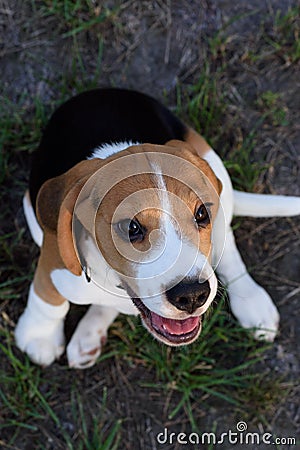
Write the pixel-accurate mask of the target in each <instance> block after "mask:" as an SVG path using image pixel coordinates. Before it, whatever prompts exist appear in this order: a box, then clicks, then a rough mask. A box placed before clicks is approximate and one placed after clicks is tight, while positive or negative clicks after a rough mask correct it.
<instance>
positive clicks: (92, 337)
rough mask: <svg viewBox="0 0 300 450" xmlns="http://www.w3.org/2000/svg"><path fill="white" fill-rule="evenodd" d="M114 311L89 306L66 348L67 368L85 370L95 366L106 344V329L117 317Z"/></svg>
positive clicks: (102, 307) (97, 306) (107, 308)
mask: <svg viewBox="0 0 300 450" xmlns="http://www.w3.org/2000/svg"><path fill="white" fill-rule="evenodd" d="M117 314H118V313H117V311H116V310H115V309H112V308H109V307H106V306H105V307H104V306H99V305H91V306H90V307H89V309H88V310H87V312H86V313H85V315H84V316H83V318H82V319H81V321H80V322H79V324H78V325H77V328H76V330H75V333H74V334H73V336H72V339H71V341H70V342H69V344H68V346H67V357H68V362H69V366H70V367H73V368H76V369H86V368H88V367H91V366H93V365H94V364H95V362H96V360H97V358H98V357H99V355H100V353H101V347H102V346H103V345H104V344H105V342H106V337H107V329H108V327H109V326H110V324H111V323H112V322H113V320H114V319H115V317H116V316H117Z"/></svg>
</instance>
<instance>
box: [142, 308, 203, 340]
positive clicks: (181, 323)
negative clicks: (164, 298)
mask: <svg viewBox="0 0 300 450" xmlns="http://www.w3.org/2000/svg"><path fill="white" fill-rule="evenodd" d="M151 319H152V326H153V327H154V328H156V329H159V330H162V331H167V332H168V333H170V334H185V333H189V332H190V331H192V330H194V329H195V328H196V326H197V325H198V323H199V317H189V318H188V319H184V320H175V319H167V318H166V317H161V316H159V315H158V314H156V313H154V312H153V311H151Z"/></svg>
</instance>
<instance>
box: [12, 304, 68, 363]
mask: <svg viewBox="0 0 300 450" xmlns="http://www.w3.org/2000/svg"><path fill="white" fill-rule="evenodd" d="M15 339H16V344H17V346H18V347H19V349H20V350H22V351H23V352H25V353H27V355H28V356H29V358H30V359H31V360H32V361H33V362H34V363H36V364H39V365H41V366H49V365H50V364H52V363H53V361H54V360H55V359H58V358H59V357H60V356H61V354H62V353H63V351H64V348H65V338H64V331H63V320H61V319H56V320H45V321H43V322H42V323H41V322H40V323H37V322H35V321H34V319H33V318H32V316H31V315H30V313H28V311H27V310H25V311H24V313H23V314H22V316H21V317H20V319H19V322H18V324H17V326H16V329H15Z"/></svg>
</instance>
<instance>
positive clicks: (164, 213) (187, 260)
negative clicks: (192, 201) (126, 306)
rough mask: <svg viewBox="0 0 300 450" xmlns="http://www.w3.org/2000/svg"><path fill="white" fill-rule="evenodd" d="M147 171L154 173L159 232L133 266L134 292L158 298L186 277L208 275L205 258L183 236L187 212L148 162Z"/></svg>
mask: <svg viewBox="0 0 300 450" xmlns="http://www.w3.org/2000/svg"><path fill="white" fill-rule="evenodd" d="M151 169H152V170H153V171H154V172H155V173H154V175H153V179H154V182H155V184H156V187H157V190H156V195H157V196H158V199H159V209H160V221H159V229H158V230H154V231H152V232H151V233H150V236H149V241H150V244H151V249H150V250H149V251H147V254H145V257H144V259H143V260H139V263H138V264H135V265H134V277H133V278H134V281H133V283H134V284H135V291H136V294H137V295H138V296H139V297H141V298H143V299H145V298H146V297H153V296H160V295H161V294H163V293H164V292H165V290H166V289H170V288H171V287H172V286H174V285H175V284H177V283H179V282H180V281H181V280H182V279H184V278H186V277H190V278H196V279H197V277H198V275H199V276H201V280H203V279H208V278H209V277H210V276H211V274H212V269H211V266H210V264H209V263H208V261H207V258H206V257H205V256H204V255H203V254H202V253H201V252H200V251H199V249H198V247H197V245H195V244H192V243H191V242H190V240H189V239H188V238H187V236H186V235H185V226H186V223H187V222H188V220H189V219H191V220H192V217H191V211H190V210H189V208H188V206H187V205H186V204H185V203H184V202H183V200H182V199H180V198H179V197H177V196H176V195H175V194H173V193H172V192H168V189H167V186H166V182H165V179H164V177H163V174H162V171H161V169H160V167H159V166H158V165H157V164H155V163H151ZM182 219H183V220H182ZM195 231H196V230H195Z"/></svg>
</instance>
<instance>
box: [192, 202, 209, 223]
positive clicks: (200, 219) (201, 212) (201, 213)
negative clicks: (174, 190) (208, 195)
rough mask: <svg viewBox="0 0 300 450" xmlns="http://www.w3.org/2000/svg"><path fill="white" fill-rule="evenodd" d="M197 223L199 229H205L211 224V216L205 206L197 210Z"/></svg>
mask: <svg viewBox="0 0 300 450" xmlns="http://www.w3.org/2000/svg"><path fill="white" fill-rule="evenodd" d="M195 222H196V224H197V225H198V227H199V228H205V227H206V226H207V225H208V224H209V222H210V218H209V214H208V211H207V209H206V207H205V206H204V205H201V206H199V208H198V209H197V210H196V212H195Z"/></svg>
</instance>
